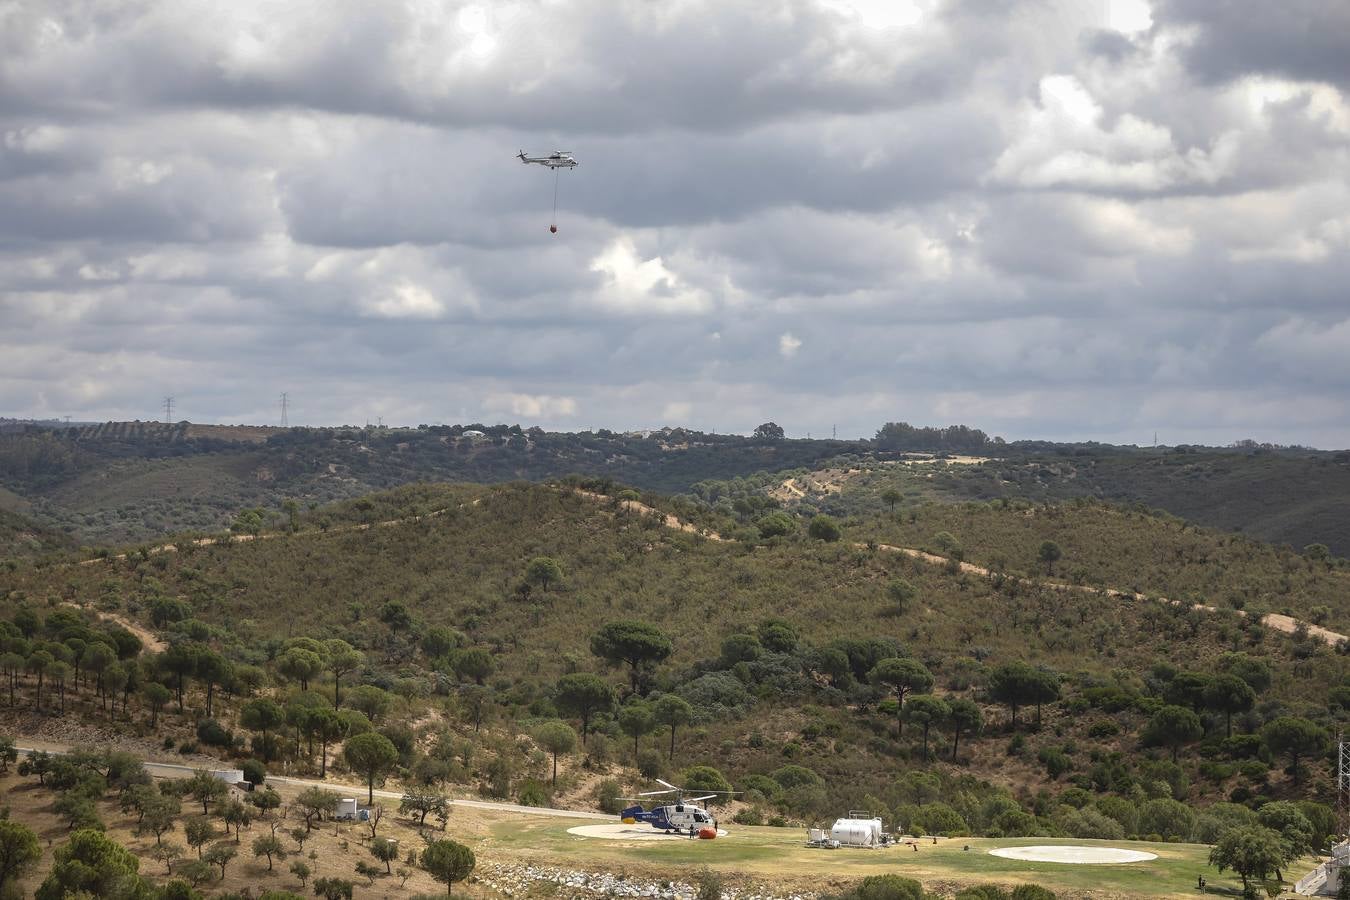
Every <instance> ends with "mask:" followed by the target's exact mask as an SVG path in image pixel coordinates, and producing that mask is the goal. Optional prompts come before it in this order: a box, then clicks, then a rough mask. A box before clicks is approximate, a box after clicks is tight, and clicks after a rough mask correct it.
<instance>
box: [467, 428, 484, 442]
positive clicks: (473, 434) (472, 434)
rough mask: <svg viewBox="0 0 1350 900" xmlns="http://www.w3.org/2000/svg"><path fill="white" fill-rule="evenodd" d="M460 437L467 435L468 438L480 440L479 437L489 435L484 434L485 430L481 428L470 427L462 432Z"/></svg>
mask: <svg viewBox="0 0 1350 900" xmlns="http://www.w3.org/2000/svg"><path fill="white" fill-rule="evenodd" d="M460 437H466V438H472V439H473V440H478V439H479V438H485V437H487V435H486V434H484V433H483V432H481V431H479V430H478V429H476V428H470V429H469V430H468V431H464V432H460Z"/></svg>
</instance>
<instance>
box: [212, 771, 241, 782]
mask: <svg viewBox="0 0 1350 900" xmlns="http://www.w3.org/2000/svg"><path fill="white" fill-rule="evenodd" d="M211 777H212V778H214V779H216V780H217V781H223V782H225V783H226V784H238V783H239V782H241V781H243V780H244V770H243V769H212V770H211Z"/></svg>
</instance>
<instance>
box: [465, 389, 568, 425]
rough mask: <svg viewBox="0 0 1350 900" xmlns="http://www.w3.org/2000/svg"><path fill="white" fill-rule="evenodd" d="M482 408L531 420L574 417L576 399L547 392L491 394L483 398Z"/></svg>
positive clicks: (554, 419)
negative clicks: (550, 394) (554, 395)
mask: <svg viewBox="0 0 1350 900" xmlns="http://www.w3.org/2000/svg"><path fill="white" fill-rule="evenodd" d="M483 409H484V410H485V411H489V412H495V413H505V414H509V415H512V416H516V417H518V418H523V419H525V420H527V421H531V422H539V421H557V420H559V419H570V418H574V417H575V416H576V414H577V401H576V400H574V399H573V398H571V397H553V396H549V395H548V394H491V395H489V396H488V397H485V398H484V399H483Z"/></svg>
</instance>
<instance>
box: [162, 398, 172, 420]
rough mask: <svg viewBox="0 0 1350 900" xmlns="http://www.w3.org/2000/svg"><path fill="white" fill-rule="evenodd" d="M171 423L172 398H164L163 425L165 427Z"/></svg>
mask: <svg viewBox="0 0 1350 900" xmlns="http://www.w3.org/2000/svg"><path fill="white" fill-rule="evenodd" d="M172 421H173V397H165V398H164V424H165V425H167V424H169V423H170V422H172Z"/></svg>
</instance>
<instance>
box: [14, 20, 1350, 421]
mask: <svg viewBox="0 0 1350 900" xmlns="http://www.w3.org/2000/svg"><path fill="white" fill-rule="evenodd" d="M1330 8H1331V7H1330V6H1329V5H1328V6H1327V7H1326V8H1321V7H1314V6H1312V5H1304V4H1295V5H1293V6H1292V7H1289V8H1288V14H1287V15H1283V13H1282V9H1277V8H1272V9H1271V10H1269V11H1268V13H1269V14H1268V16H1267V18H1268V19H1269V21H1270V23H1271V24H1270V25H1269V27H1270V33H1271V35H1272V38H1271V40H1270V42H1269V43H1270V46H1268V47H1251V46H1248V43H1249V42H1250V41H1251V40H1252V39H1253V38H1252V34H1253V32H1251V29H1250V28H1248V26H1247V25H1246V24H1244V23H1243V22H1241V21H1239V19H1240V17H1239V16H1237V15H1236V14H1235V13H1234V12H1233V8H1231V7H1228V6H1226V5H1220V4H1214V5H1211V4H1200V3H1185V2H1169V3H1166V4H1159V3H1155V4H1153V5H1152V6H1150V5H1149V4H1148V3H1146V2H1145V0H1109V2H1108V0H1103V2H1101V3H1090V4H1083V3H1070V2H1067V0H1066V2H1050V0H1045V2H1038V3H1014V2H974V0H969V2H955V0H949V2H941V0H916V2H914V3H906V2H903V0H885V2H882V0H876V2H872V0H782V2H769V0H757V2H754V3H745V4H730V5H728V4H713V3H711V2H708V0H688V2H670V3H665V4H660V5H657V4H651V3H646V2H640V0H631V2H618V3H600V2H598V0H595V2H589V0H588V2H572V3H563V2H547V0H527V2H520V3H509V2H502V3H494V4H481V5H476V4H472V3H464V4H443V3H433V2H421V0H406V2H402V3H389V4H378V5H376V4H365V3H354V2H353V3H330V2H317V0H315V2H309V3H296V4H286V5H284V6H278V5H275V4H252V3H237V4H208V3H167V2H154V0H144V2H109V0H88V2H76V3H50V4H42V3H36V2H33V3H25V4H21V5H10V6H8V7H0V412H4V413H7V414H30V415H62V414H66V413H70V414H72V415H78V416H81V417H105V416H106V417H132V418H135V417H141V418H144V417H147V416H149V415H153V413H154V409H155V406H156V404H157V401H158V398H159V397H161V396H162V395H163V394H165V393H173V394H175V395H176V396H177V397H178V398H179V408H180V411H181V412H182V414H183V415H186V416H188V417H191V418H196V419H213V418H221V419H225V420H229V421H266V420H269V419H271V418H272V417H274V416H275V414H276V410H275V398H276V395H277V393H278V392H279V391H280V390H287V391H289V392H290V393H291V395H292V398H293V401H294V403H293V405H292V410H291V416H292V421H303V422H314V423H317V422H325V421H356V422H360V421H363V420H364V419H366V418H370V419H372V420H373V419H374V418H375V417H376V416H382V417H383V418H384V419H385V421H387V422H409V423H411V422H419V421H423V422H436V421H456V420H459V421H474V420H477V419H488V420H497V419H504V420H508V421H522V422H525V423H530V422H540V423H542V424H545V425H550V426H561V427H584V426H608V427H620V428H622V427H630V426H636V425H644V426H652V425H661V424H665V423H678V424H688V425H693V426H695V427H703V428H717V429H720V430H731V429H737V430H747V429H749V428H752V427H753V426H754V425H755V424H757V423H758V422H761V421H763V420H764V419H766V418H773V419H775V420H777V421H779V422H781V423H783V424H785V425H787V426H788V427H789V429H790V430H791V431H792V432H793V433H797V434H801V433H804V432H806V431H808V430H813V429H814V430H815V432H816V433H817V434H820V433H823V432H824V431H825V430H826V429H828V428H829V427H830V426H831V425H838V426H839V427H840V430H841V434H851V435H856V434H866V433H869V432H870V431H872V430H874V429H875V427H876V426H877V425H878V424H879V423H880V422H883V421H886V420H889V419H897V418H907V419H910V420H914V421H923V422H933V421H942V422H950V421H968V422H971V423H972V424H977V425H980V426H982V427H985V428H987V429H989V430H992V431H996V432H1000V433H1004V434H1007V435H1009V436H1011V437H1024V436H1038V437H1074V438H1080V437H1097V438H1099V439H1105V440H1113V439H1115V440H1119V439H1131V440H1143V439H1147V438H1148V437H1149V436H1150V435H1151V433H1152V431H1153V430H1154V429H1155V428H1158V429H1160V430H1163V431H1164V432H1165V433H1168V432H1170V433H1171V435H1170V436H1171V439H1173V440H1184V439H1193V440H1200V439H1204V440H1220V441H1223V440H1231V439H1234V438H1237V437H1244V436H1248V435H1251V436H1255V437H1259V438H1262V439H1276V440H1285V441H1291V440H1297V441H1302V442H1312V443H1322V444H1340V445H1345V444H1348V443H1350V432H1348V431H1346V430H1345V426H1344V424H1343V423H1344V422H1345V421H1347V416H1346V414H1347V413H1350V401H1347V400H1345V399H1344V398H1345V397H1346V396H1350V394H1347V392H1346V387H1347V386H1348V385H1350V369H1347V367H1346V366H1345V365H1344V364H1343V362H1342V361H1343V359H1345V358H1350V304H1347V300H1346V298H1345V295H1344V290H1343V288H1342V287H1341V285H1343V284H1345V283H1348V282H1350V270H1348V269H1347V266H1348V265H1350V263H1347V260H1350V216H1347V214H1346V212H1345V210H1346V209H1350V184H1347V178H1346V174H1345V173H1346V172H1347V171H1350V168H1348V167H1347V163H1350V107H1347V105H1346V102H1345V97H1344V95H1343V94H1342V92H1341V90H1340V89H1338V88H1337V87H1335V86H1329V85H1328V84H1327V83H1330V84H1331V85H1336V84H1339V85H1344V83H1345V79H1344V78H1343V75H1341V74H1337V73H1336V71H1335V65H1334V64H1333V61H1332V56H1333V54H1332V53H1331V52H1330V51H1331V49H1333V48H1335V47H1341V48H1343V49H1345V50H1346V53H1345V54H1342V56H1341V58H1342V60H1343V59H1345V58H1350V46H1347V44H1350V42H1347V41H1345V40H1344V35H1343V33H1340V32H1338V31H1337V29H1338V27H1339V26H1340V24H1341V18H1340V15H1339V13H1331V12H1328V10H1329V9H1330ZM1252 18H1253V19H1255V18H1256V17H1252ZM1299 29H1304V30H1306V31H1310V32H1311V31H1315V32H1316V34H1310V35H1309V36H1308V38H1307V40H1306V41H1301V40H1300V39H1299V38H1298V32H1299ZM1304 51H1306V53H1305V52H1304ZM1243 74H1250V75H1251V77H1248V78H1243V77H1239V76H1240V75H1243ZM1324 82H1326V83H1324ZM558 147H563V148H567V149H571V150H574V151H575V152H576V153H577V154H578V156H579V158H580V159H581V161H582V165H581V167H580V168H578V169H577V170H576V171H573V172H568V173H565V174H563V175H562V176H561V177H560V178H559V180H558V181H559V187H560V191H559V199H558V214H557V219H556V223H557V224H558V226H559V228H560V230H559V233H558V234H557V235H552V234H550V233H549V231H548V225H549V224H550V222H552V221H554V219H553V212H552V200H553V197H552V190H553V182H554V178H553V175H552V173H549V172H547V171H544V170H542V169H540V168H538V167H527V166H522V165H521V164H520V163H519V162H518V161H516V160H514V159H513V158H512V154H514V152H515V151H516V150H517V149H525V150H528V151H532V152H539V151H546V150H549V149H553V148H558Z"/></svg>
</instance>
